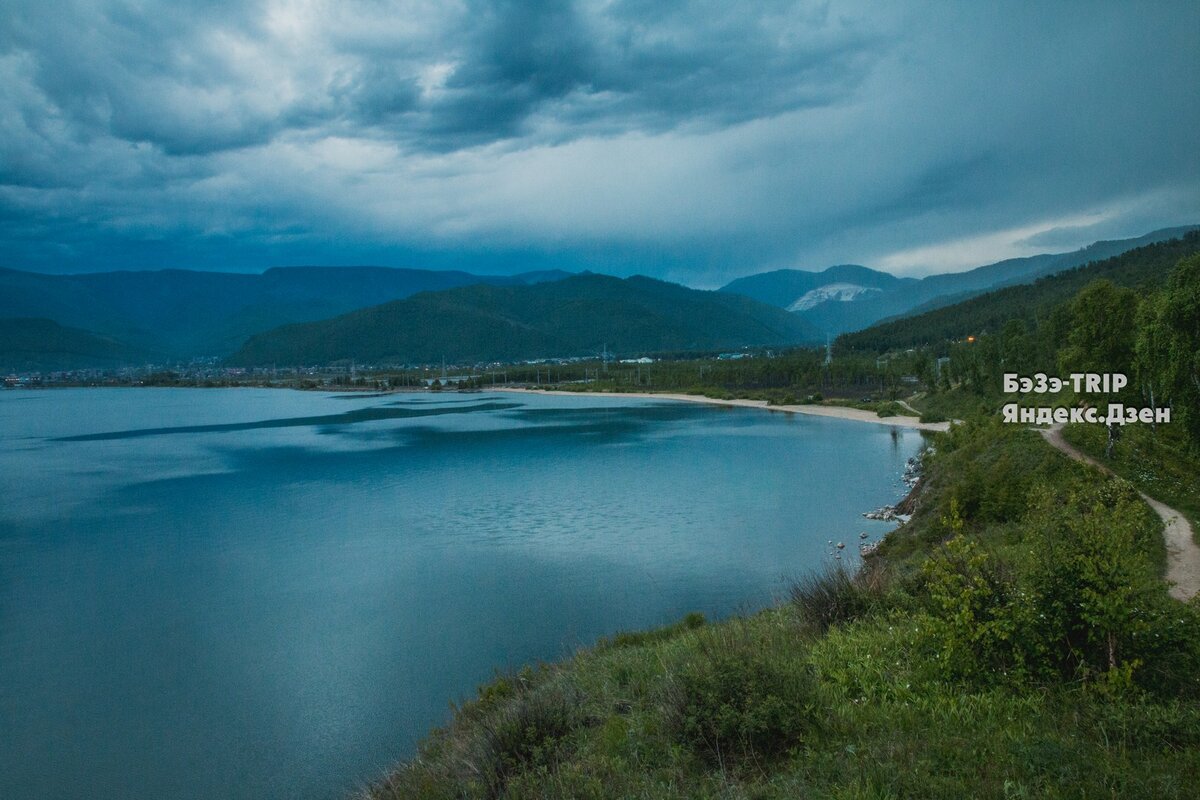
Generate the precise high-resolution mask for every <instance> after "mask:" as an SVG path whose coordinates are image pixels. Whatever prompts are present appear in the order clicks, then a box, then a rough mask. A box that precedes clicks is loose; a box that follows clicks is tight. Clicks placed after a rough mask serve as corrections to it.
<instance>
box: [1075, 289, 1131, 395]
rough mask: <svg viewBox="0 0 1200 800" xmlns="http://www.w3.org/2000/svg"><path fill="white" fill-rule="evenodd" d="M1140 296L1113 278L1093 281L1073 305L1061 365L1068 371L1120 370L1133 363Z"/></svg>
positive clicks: (1126, 372)
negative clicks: (1136, 317)
mask: <svg viewBox="0 0 1200 800" xmlns="http://www.w3.org/2000/svg"><path fill="white" fill-rule="evenodd" d="M1137 306H1138V297H1137V294H1136V293H1135V292H1134V291H1133V290H1132V289H1125V288H1122V287H1118V286H1117V285H1115V284H1114V283H1113V282H1112V281H1108V280H1097V281H1092V282H1091V283H1089V284H1088V285H1087V286H1085V287H1083V288H1082V289H1080V291H1079V294H1077V295H1075V299H1074V300H1073V301H1071V305H1070V328H1069V330H1068V332H1067V341H1066V346H1065V347H1064V348H1063V349H1062V350H1061V351H1060V352H1059V366H1060V368H1062V369H1063V370H1064V371H1067V372H1094V373H1104V372H1120V373H1124V374H1129V372H1130V371H1131V370H1132V367H1133V335H1132V334H1133V330H1134V317H1135V315H1136V313H1137Z"/></svg>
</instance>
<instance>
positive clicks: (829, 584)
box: [789, 564, 887, 633]
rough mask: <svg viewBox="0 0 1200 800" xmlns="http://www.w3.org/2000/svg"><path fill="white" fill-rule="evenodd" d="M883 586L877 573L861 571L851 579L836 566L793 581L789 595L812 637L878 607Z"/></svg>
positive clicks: (883, 582)
mask: <svg viewBox="0 0 1200 800" xmlns="http://www.w3.org/2000/svg"><path fill="white" fill-rule="evenodd" d="M886 583H887V581H886V578H885V576H884V573H883V571H882V570H880V569H865V568H864V569H863V570H862V571H860V572H859V573H858V574H857V575H851V574H850V573H849V572H847V571H846V568H845V567H844V566H842V565H841V564H838V565H837V566H836V567H833V568H830V569H826V570H823V571H821V572H814V573H811V574H809V575H806V576H805V577H803V578H801V579H800V580H798V581H796V582H795V583H794V584H792V587H791V589H790V590H789V594H790V596H791V601H792V605H793V606H794V607H795V609H796V611H797V613H798V614H799V616H800V620H801V622H802V623H803V624H804V626H805V627H806V628H808V629H809V630H811V631H813V632H815V633H824V632H825V631H827V630H829V629H830V628H831V627H833V626H834V625H841V624H845V623H847V622H850V621H852V620H855V619H859V618H860V617H863V616H865V615H866V614H868V613H870V612H871V611H872V610H874V609H876V608H877V607H879V606H880V605H882V603H883V595H884V591H885V588H886Z"/></svg>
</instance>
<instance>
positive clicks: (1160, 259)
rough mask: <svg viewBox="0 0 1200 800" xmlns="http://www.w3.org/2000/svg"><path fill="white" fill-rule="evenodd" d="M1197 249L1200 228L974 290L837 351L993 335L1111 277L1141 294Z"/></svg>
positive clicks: (868, 332)
mask: <svg viewBox="0 0 1200 800" xmlns="http://www.w3.org/2000/svg"><path fill="white" fill-rule="evenodd" d="M1197 252H1200V229H1193V230H1191V231H1190V232H1188V233H1185V234H1184V235H1183V236H1180V237H1179V238H1173V239H1168V240H1166V241H1161V242H1155V243H1153V244H1148V245H1144V246H1142V247H1138V248H1135V249H1133V250H1129V251H1126V252H1124V253H1122V254H1120V255H1117V256H1113V257H1111V258H1106V259H1103V260H1100V261H1093V262H1091V263H1088V264H1086V265H1084V266H1081V267H1076V268H1074V269H1068V270H1063V271H1061V272H1056V273H1054V274H1053V275H1046V276H1043V277H1041V278H1039V279H1037V280H1036V281H1035V282H1033V283H1024V284H1018V285H1015V286H1006V287H1002V288H999V289H994V290H992V291H990V292H986V293H983V294H978V295H975V296H973V297H970V298H968V299H966V300H962V301H959V302H957V303H954V304H951V305H945V306H940V307H938V308H935V309H931V310H929V311H924V312H921V313H916V314H912V315H910V316H906V317H902V318H900V319H895V320H890V321H886V322H880V323H879V324H877V325H873V326H871V327H869V328H866V329H864V330H860V331H855V332H852V333H846V334H844V335H842V336H840V337H839V338H838V339H837V347H838V349H839V350H842V349H845V350H871V351H875V352H885V351H887V350H895V349H904V348H908V347H918V346H922V345H928V344H935V343H939V342H946V341H954V340H957V339H963V338H965V337H966V336H968V335H971V334H976V335H978V334H981V333H995V332H997V331H999V330H1000V329H1001V327H1002V326H1003V325H1004V324H1005V323H1006V322H1008V321H1009V320H1014V319H1017V320H1023V321H1025V322H1026V323H1033V322H1034V321H1035V320H1039V319H1044V318H1046V317H1048V316H1049V315H1050V313H1051V312H1052V311H1053V309H1054V308H1056V307H1059V306H1061V305H1062V304H1064V303H1066V302H1068V301H1069V300H1070V299H1071V298H1072V297H1074V296H1075V294H1076V293H1077V292H1078V291H1079V290H1080V289H1082V288H1083V287H1084V286H1086V285H1087V284H1089V283H1091V282H1092V281H1094V280H1099V279H1104V280H1109V281H1112V282H1113V283H1115V284H1117V285H1118V286H1127V287H1130V288H1133V289H1137V290H1139V291H1141V292H1148V291H1153V290H1155V289H1158V288H1160V287H1161V286H1162V285H1163V283H1164V282H1165V281H1166V279H1167V275H1168V274H1169V273H1170V272H1171V270H1172V269H1173V268H1174V267H1175V265H1176V264H1178V263H1179V261H1180V260H1181V259H1184V258H1186V257H1188V256H1191V255H1193V254H1194V253H1197Z"/></svg>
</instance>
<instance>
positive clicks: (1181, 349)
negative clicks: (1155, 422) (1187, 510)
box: [1146, 255, 1200, 449]
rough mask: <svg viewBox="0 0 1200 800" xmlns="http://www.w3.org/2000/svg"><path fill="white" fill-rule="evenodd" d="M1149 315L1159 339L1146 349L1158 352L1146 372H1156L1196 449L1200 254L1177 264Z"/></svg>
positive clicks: (1199, 444)
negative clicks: (1152, 319) (1152, 318)
mask: <svg viewBox="0 0 1200 800" xmlns="http://www.w3.org/2000/svg"><path fill="white" fill-rule="evenodd" d="M1149 314H1150V316H1152V317H1154V319H1155V326H1154V331H1155V333H1156V334H1158V337H1159V338H1158V339H1157V341H1156V342H1155V344H1154V345H1153V346H1151V347H1147V348H1146V349H1148V350H1149V349H1153V350H1155V351H1157V352H1158V353H1159V355H1157V357H1154V358H1152V359H1151V366H1150V369H1151V370H1157V374H1156V382H1158V383H1161V385H1162V387H1163V391H1164V392H1165V393H1166V396H1167V398H1168V402H1170V404H1171V407H1172V409H1173V410H1174V411H1175V412H1176V415H1177V418H1178V420H1179V422H1180V423H1181V424H1182V425H1183V427H1184V428H1185V430H1187V432H1188V435H1189V437H1190V438H1191V442H1192V445H1193V447H1195V448H1197V449H1200V255H1197V256H1192V257H1191V258H1188V259H1185V260H1183V261H1181V262H1180V263H1179V265H1178V266H1177V267H1176V268H1175V269H1174V271H1172V273H1171V276H1170V278H1169V279H1168V280H1167V285H1166V288H1165V289H1164V291H1163V297H1162V299H1161V300H1160V301H1159V302H1158V303H1157V304H1155V306H1154V307H1153V308H1152V309H1151V311H1150V312H1149Z"/></svg>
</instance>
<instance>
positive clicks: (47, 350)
mask: <svg viewBox="0 0 1200 800" xmlns="http://www.w3.org/2000/svg"><path fill="white" fill-rule="evenodd" d="M156 357H161V354H158V353H149V352H146V351H145V350H138V349H136V348H133V347H129V346H128V345H125V344H122V343H121V342H118V341H116V340H115V339H111V338H109V337H107V336H100V335H97V334H94V333H91V332H89V331H84V330H79V329H78V328H67V327H64V326H62V325H59V324H58V323H57V322H54V321H53V320H49V319H0V371H3V372H6V373H7V372H26V371H43V370H46V371H49V370H57V369H111V368H112V367H118V366H121V365H123V364H133V363H138V362H145V361H148V360H152V359H154V358H156Z"/></svg>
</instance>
